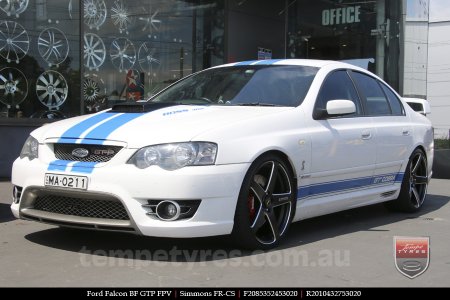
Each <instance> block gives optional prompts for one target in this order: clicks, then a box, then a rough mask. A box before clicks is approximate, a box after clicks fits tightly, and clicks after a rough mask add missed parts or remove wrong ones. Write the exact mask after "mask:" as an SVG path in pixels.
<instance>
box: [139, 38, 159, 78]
mask: <svg viewBox="0 0 450 300" xmlns="http://www.w3.org/2000/svg"><path fill="white" fill-rule="evenodd" d="M155 54H156V48H154V47H151V43H149V42H144V43H142V45H141V46H140V47H139V51H138V62H139V66H140V67H141V70H142V71H143V72H145V73H147V75H148V76H149V78H150V80H151V79H152V77H156V72H157V71H158V69H159V67H160V66H161V61H160V60H159V59H157V58H156V55H155Z"/></svg>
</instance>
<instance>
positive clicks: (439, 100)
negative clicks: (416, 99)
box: [427, 21, 450, 137]
mask: <svg viewBox="0 0 450 300" xmlns="http://www.w3.org/2000/svg"><path fill="white" fill-rule="evenodd" d="M449 32H450V21H446V22H436V23H430V26H429V50H428V51H429V54H428V76H427V81H428V88H427V94H428V100H429V101H430V104H431V115H430V119H431V122H432V123H433V126H434V127H435V133H436V137H448V134H449V130H450V34H449Z"/></svg>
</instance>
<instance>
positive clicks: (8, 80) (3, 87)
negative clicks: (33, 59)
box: [0, 67, 28, 108]
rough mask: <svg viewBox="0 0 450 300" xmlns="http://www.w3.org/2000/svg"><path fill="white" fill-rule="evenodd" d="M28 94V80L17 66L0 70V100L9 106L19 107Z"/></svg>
mask: <svg viewBox="0 0 450 300" xmlns="http://www.w3.org/2000/svg"><path fill="white" fill-rule="evenodd" d="M27 94H28V81H27V78H26V77H25V75H24V74H23V73H22V72H21V71H20V70H18V69H16V68H9V67H7V68H3V69H1V70H0V101H1V102H2V103H3V104H5V105H6V106H7V107H8V108H11V107H18V105H19V104H20V103H22V102H23V101H24V100H25V98H26V97H27Z"/></svg>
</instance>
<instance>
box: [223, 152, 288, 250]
mask: <svg viewBox="0 0 450 300" xmlns="http://www.w3.org/2000/svg"><path fill="white" fill-rule="evenodd" d="M296 191H297V188H296V185H295V181H294V176H293V174H292V171H291V169H290V167H289V166H288V164H287V163H286V162H285V161H284V160H283V159H281V158H280V157H278V156H276V155H272V154H269V155H264V156H262V157H260V158H259V159H257V160H256V161H255V162H254V163H253V164H252V166H251V167H250V169H249V170H248V172H247V174H246V176H245V178H244V182H243V184H242V187H241V191H240V194H239V199H238V203H237V206H236V214H235V218H234V228H233V233H232V236H233V238H234V240H235V241H236V242H237V244H238V245H239V246H240V247H243V248H247V249H269V248H272V247H275V246H276V245H278V243H279V242H280V240H281V239H282V238H283V237H284V236H285V235H286V232H287V229H288V227H289V225H290V223H291V221H292V218H293V216H294V213H295V204H296V202H295V200H296V195H297V193H296Z"/></svg>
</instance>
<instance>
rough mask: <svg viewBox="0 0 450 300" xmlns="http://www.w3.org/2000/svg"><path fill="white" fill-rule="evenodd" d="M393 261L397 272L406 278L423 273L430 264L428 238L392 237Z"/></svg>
mask: <svg viewBox="0 0 450 300" xmlns="http://www.w3.org/2000/svg"><path fill="white" fill-rule="evenodd" d="M394 251H395V252H394V259H395V266H396V267H397V270H398V271H399V272H400V273H402V274H403V275H405V276H406V277H408V278H411V279H413V278H415V277H417V276H419V275H421V274H422V273H423V272H425V271H426V270H427V268H428V265H429V263H430V238H429V237H398V236H395V237H394Z"/></svg>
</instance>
